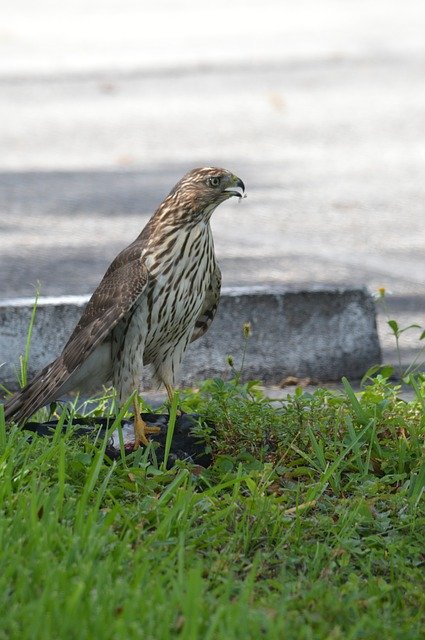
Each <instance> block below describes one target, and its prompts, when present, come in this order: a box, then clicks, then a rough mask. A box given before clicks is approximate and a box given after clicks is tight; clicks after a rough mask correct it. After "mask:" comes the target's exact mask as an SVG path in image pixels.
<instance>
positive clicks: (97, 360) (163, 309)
mask: <svg viewBox="0 0 425 640" xmlns="http://www.w3.org/2000/svg"><path fill="white" fill-rule="evenodd" d="M244 193H245V186H244V183H243V182H242V180H241V179H240V178H238V177H237V176H235V175H234V174H232V173H230V172H229V171H226V170H225V169H220V168H216V167H204V168H199V169H193V170H192V171H189V173H187V174H186V175H185V176H184V177H183V178H182V179H181V180H180V181H179V182H178V183H177V184H176V186H175V187H174V188H173V189H172V190H171V192H170V193H169V195H168V196H167V197H166V198H165V200H164V201H163V202H162V204H161V205H160V206H159V207H158V209H157V210H156V211H155V213H154V214H153V216H152V217H151V218H150V220H149V222H148V223H147V225H146V226H145V228H144V229H143V230H142V232H141V234H140V235H139V236H138V237H137V238H136V240H134V242H132V243H131V244H130V245H129V246H128V247H127V248H126V249H124V250H123V251H121V253H120V254H119V255H118V256H117V257H116V258H115V260H114V261H113V262H112V264H111V265H110V266H109V268H108V269H107V271H106V273H105V275H104V277H103V279H102V281H101V282H100V284H99V286H98V287H97V289H96V290H95V291H94V293H93V295H92V297H91V298H90V300H89V302H88V303H87V306H86V308H85V310H84V312H83V315H82V316H81V318H80V320H79V322H78V324H77V326H76V327H75V329H74V331H73V332H72V335H71V337H70V338H69V340H68V342H67V343H66V345H65V347H64V348H63V351H62V353H61V354H60V355H59V357H58V358H57V359H56V360H54V361H53V362H52V363H50V364H49V365H47V366H46V367H45V368H44V369H43V370H42V371H40V373H38V374H37V375H36V376H35V378H34V379H33V380H32V381H31V382H30V383H29V384H28V385H27V386H26V387H24V388H23V389H22V390H21V391H19V392H18V393H17V394H15V395H14V396H13V397H12V398H10V400H8V401H7V402H6V403H5V416H6V419H8V420H10V419H13V420H14V421H16V422H17V423H22V422H24V421H25V420H27V419H28V418H29V417H30V416H31V415H32V414H33V413H34V412H35V411H37V410H38V409H39V408H40V407H42V406H44V405H46V404H49V403H50V402H53V401H54V400H56V399H58V398H60V397H61V396H63V395H64V394H66V393H68V392H70V391H72V390H75V389H79V390H81V391H85V392H87V391H92V390H93V389H95V388H99V387H101V386H102V385H103V384H106V383H108V382H109V381H112V384H113V386H114V388H115V390H116V392H117V395H118V399H119V402H120V403H121V404H123V403H124V402H125V401H126V400H128V399H129V398H130V397H132V400H133V406H134V447H135V448H137V447H139V446H140V444H144V445H146V444H147V443H148V438H147V434H148V433H149V432H150V431H152V428H149V427H147V425H146V424H145V422H144V421H143V419H142V417H141V415H140V408H139V405H138V400H137V398H138V392H139V385H140V378H141V374H142V369H143V367H144V366H146V365H151V367H152V369H153V375H154V378H155V379H156V381H157V382H158V383H159V384H160V383H163V384H164V386H165V388H166V390H167V393H168V397H169V399H170V400H171V399H172V396H173V387H174V385H175V382H176V376H177V374H178V371H179V367H180V364H181V362H182V359H183V356H184V354H185V352H186V350H187V347H188V345H189V343H190V342H192V341H194V340H197V339H198V338H200V337H201V336H202V335H203V334H204V333H205V332H206V331H207V330H208V328H209V326H210V324H211V322H212V320H213V318H214V315H215V312H216V310H217V305H218V301H219V297H220V285H221V273H220V269H219V268H218V266H217V263H216V258H215V254H214V241H213V236H212V231H211V226H210V218H211V214H212V213H213V211H214V209H216V207H217V206H218V205H219V204H221V203H222V202H224V201H225V200H227V199H228V198H231V197H232V196H236V197H238V198H242V197H243V196H244Z"/></svg>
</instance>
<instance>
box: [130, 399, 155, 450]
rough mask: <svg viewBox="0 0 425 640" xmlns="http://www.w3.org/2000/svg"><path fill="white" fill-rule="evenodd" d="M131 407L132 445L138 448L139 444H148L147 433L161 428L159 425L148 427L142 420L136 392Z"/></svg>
mask: <svg viewBox="0 0 425 640" xmlns="http://www.w3.org/2000/svg"><path fill="white" fill-rule="evenodd" d="M133 407H134V447H133V449H138V448H139V447H140V445H141V444H143V445H145V447H147V446H148V444H149V440H148V438H147V434H148V433H159V432H160V431H161V429H160V428H159V427H148V425H147V424H146V422H145V421H144V420H143V418H142V416H141V415H140V407H139V402H138V400H137V393H135V394H134V400H133Z"/></svg>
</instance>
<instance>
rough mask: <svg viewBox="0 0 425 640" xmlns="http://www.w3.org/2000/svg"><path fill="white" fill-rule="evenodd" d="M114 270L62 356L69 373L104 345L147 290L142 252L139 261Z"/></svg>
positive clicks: (83, 317)
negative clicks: (98, 346) (99, 345)
mask: <svg viewBox="0 0 425 640" xmlns="http://www.w3.org/2000/svg"><path fill="white" fill-rule="evenodd" d="M123 253H124V252H123ZM113 264H114V263H112V265H111V267H112V266H113ZM111 267H109V269H108V271H107V272H106V274H105V276H104V277H103V280H102V281H101V282H100V284H99V286H98V287H97V289H96V290H95V292H94V293H93V295H92V297H91V298H90V300H89V301H88V303H87V306H86V308H85V310H84V313H83V315H82V316H81V318H80V320H79V322H78V324H77V326H76V327H75V329H74V331H73V332H72V334H71V337H70V338H69V340H68V342H67V343H66V345H65V348H64V350H63V352H62V356H63V359H64V364H65V365H66V367H67V368H68V369H73V368H75V366H78V364H80V363H81V362H83V361H84V360H85V359H86V358H87V357H88V356H89V355H90V354H91V353H92V351H93V350H94V349H95V348H96V347H97V345H98V344H100V343H101V342H103V340H104V339H105V338H106V337H107V335H108V334H109V333H110V332H111V331H112V329H113V328H114V327H115V325H116V324H117V323H118V322H119V321H120V320H121V318H122V317H123V316H124V315H125V314H126V313H128V312H129V311H130V310H131V307H132V306H133V305H134V303H135V302H136V300H137V299H138V297H139V296H140V295H141V293H142V292H143V290H144V289H145V287H146V284H147V281H148V271H147V269H146V266H145V264H144V263H143V261H142V259H141V258H140V251H139V256H138V257H137V258H136V259H134V260H131V261H130V262H127V263H124V264H122V265H121V266H118V267H116V268H114V269H112V268H111Z"/></svg>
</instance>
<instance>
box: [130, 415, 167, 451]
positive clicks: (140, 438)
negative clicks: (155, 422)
mask: <svg viewBox="0 0 425 640" xmlns="http://www.w3.org/2000/svg"><path fill="white" fill-rule="evenodd" d="M143 424H144V427H143V428H142V429H139V428H137V429H136V425H135V426H134V445H133V451H135V450H136V449H138V448H139V447H140V445H143V446H145V447H147V446H148V444H149V438H148V434H149V433H152V434H153V433H156V434H158V433H160V431H161V428H160V427H148V425H147V424H146V423H145V422H144V421H143Z"/></svg>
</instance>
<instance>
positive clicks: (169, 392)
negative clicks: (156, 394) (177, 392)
mask: <svg viewBox="0 0 425 640" xmlns="http://www.w3.org/2000/svg"><path fill="white" fill-rule="evenodd" d="M164 386H165V388H166V390H167V395H168V402H169V403H170V407H171V405H172V404H173V398H174V389H173V387H172V386H171V385H170V384H168V383H167V382H165V383H164Z"/></svg>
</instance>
